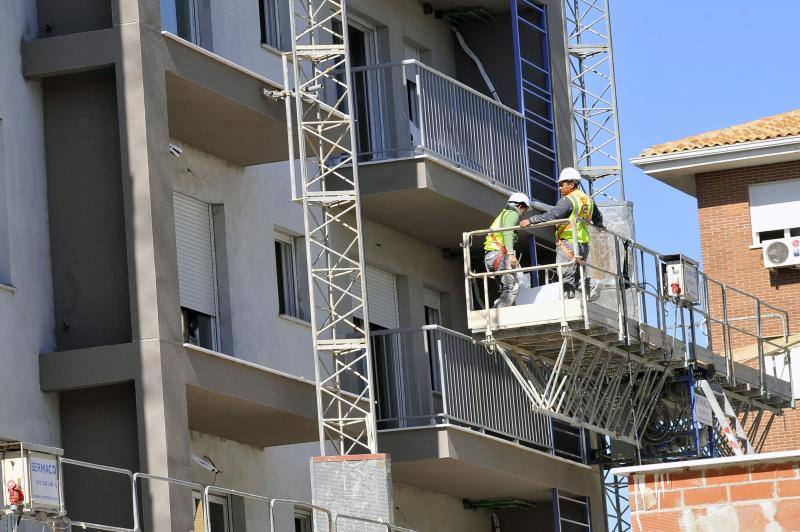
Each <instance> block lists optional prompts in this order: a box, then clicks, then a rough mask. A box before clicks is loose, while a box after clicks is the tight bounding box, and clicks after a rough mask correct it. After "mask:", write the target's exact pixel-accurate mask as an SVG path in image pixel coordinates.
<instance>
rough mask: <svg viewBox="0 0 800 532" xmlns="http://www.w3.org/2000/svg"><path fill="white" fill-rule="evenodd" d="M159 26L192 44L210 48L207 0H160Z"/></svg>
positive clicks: (208, 4) (208, 5) (209, 20)
mask: <svg viewBox="0 0 800 532" xmlns="http://www.w3.org/2000/svg"><path fill="white" fill-rule="evenodd" d="M161 27H162V28H163V29H164V30H166V31H168V32H170V33H174V34H175V35H177V36H178V37H180V38H182V39H186V40H187V41H189V42H191V43H193V44H196V45H198V46H202V47H203V48H205V49H207V50H211V49H212V43H211V6H210V1H209V0H161Z"/></svg>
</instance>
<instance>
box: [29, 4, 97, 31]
mask: <svg viewBox="0 0 800 532" xmlns="http://www.w3.org/2000/svg"><path fill="white" fill-rule="evenodd" d="M36 4H37V6H38V12H39V24H38V26H39V35H40V36H41V37H54V36H56V35H65V34H68V33H80V32H84V31H92V30H99V29H103V28H110V27H111V2H109V1H108V0H73V1H71V2H64V1H63V0H37V1H36Z"/></svg>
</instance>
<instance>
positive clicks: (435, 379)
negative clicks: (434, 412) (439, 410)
mask: <svg viewBox="0 0 800 532" xmlns="http://www.w3.org/2000/svg"><path fill="white" fill-rule="evenodd" d="M423 299H424V301H425V325H441V324H442V316H441V303H440V297H439V292H436V291H434V290H430V289H428V288H425V292H424V294H423ZM436 339H437V335H436V334H435V332H434V331H427V332H426V333H425V351H426V352H427V353H428V359H429V360H430V367H431V385H432V386H433V391H435V392H441V391H442V371H441V368H440V367H439V351H438V349H437V347H438V346H437V342H436Z"/></svg>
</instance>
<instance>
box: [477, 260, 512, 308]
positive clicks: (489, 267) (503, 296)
mask: <svg viewBox="0 0 800 532" xmlns="http://www.w3.org/2000/svg"><path fill="white" fill-rule="evenodd" d="M500 254H501V252H500V251H487V252H486V255H485V256H484V259H483V262H484V264H485V265H486V271H487V272H494V271H498V270H507V269H508V268H509V263H508V255H503V258H502V259H501V260H500V264H499V265H498V266H497V268H496V269H495V268H494V263H495V261H497V257H498V256H500ZM494 279H495V280H496V281H497V283H498V287H499V289H500V297H498V298H497V299H495V300H494V305H493V306H494V308H500V307H512V306H514V303H515V302H516V301H517V294H518V293H519V283H518V282H517V276H516V275H514V274H512V273H504V274H503V275H501V276H500V277H495V278H494Z"/></svg>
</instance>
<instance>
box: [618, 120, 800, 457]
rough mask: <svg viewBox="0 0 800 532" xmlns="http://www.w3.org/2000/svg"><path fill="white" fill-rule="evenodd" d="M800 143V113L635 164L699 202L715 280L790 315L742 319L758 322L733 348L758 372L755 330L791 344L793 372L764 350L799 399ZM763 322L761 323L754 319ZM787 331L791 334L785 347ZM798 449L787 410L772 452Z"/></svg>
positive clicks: (798, 420)
mask: <svg viewBox="0 0 800 532" xmlns="http://www.w3.org/2000/svg"><path fill="white" fill-rule="evenodd" d="M798 135H800V112H798V111H790V112H787V113H783V114H779V115H775V116H770V117H765V118H761V119H758V120H755V121H752V122H748V123H745V124H739V125H735V126H731V127H727V128H724V129H720V130H715V131H709V132H706V133H702V134H699V135H694V136H691V137H686V138H683V139H679V140H675V141H670V142H665V143H663V144H658V145H655V146H652V147H650V148H648V149H646V150H644V151H643V152H642V154H641V155H640V156H639V157H637V158H635V159H634V160H633V163H634V164H635V165H637V166H638V167H639V168H641V169H642V170H644V171H645V172H646V173H647V174H648V175H650V176H651V177H654V178H655V179H658V180H659V181H662V182H663V183H666V184H668V185H670V186H672V187H674V188H676V189H678V190H681V191H683V192H685V193H687V194H689V195H691V196H694V197H695V198H697V209H698V218H699V225H700V240H701V245H702V254H703V257H702V258H703V267H704V270H705V271H706V272H707V273H708V275H709V276H712V277H714V278H715V279H718V280H720V281H722V282H728V283H731V284H733V285H735V286H738V287H742V288H743V290H744V291H746V292H749V293H751V294H753V295H755V296H757V297H758V298H760V299H761V300H762V301H763V302H765V303H766V304H770V305H773V306H775V307H778V308H782V309H785V310H786V311H787V312H788V324H784V323H783V322H782V319H781V318H780V317H777V316H774V315H773V311H772V310H770V309H769V308H766V307H764V308H761V309H757V308H750V309H748V310H747V311H746V312H742V313H741V315H742V316H744V315H747V314H749V316H751V319H749V320H743V321H741V322H739V328H740V329H741V330H742V331H743V332H741V333H736V334H734V335H733V336H732V337H731V338H730V339H729V343H730V347H731V353H730V354H731V356H732V357H733V358H734V360H736V361H739V362H742V363H745V364H749V365H756V366H757V365H758V357H759V353H758V349H757V345H756V343H754V342H753V341H752V336H750V335H748V334H745V333H746V332H752V331H754V330H755V329H756V328H757V327H762V328H763V330H764V331H765V332H769V334H771V335H772V336H773V342H772V343H773V344H777V345H779V346H786V343H787V342H788V344H789V345H788V347H789V349H788V352H789V357H790V358H791V362H792V364H791V370H790V369H789V364H787V363H786V360H785V359H786V356H785V355H784V354H783V353H782V350H780V349H778V348H776V346H774V345H769V346H767V345H765V346H764V347H763V352H764V357H765V364H766V366H765V367H766V368H767V371H768V372H769V374H771V375H776V376H778V377H779V378H782V379H783V380H789V379H791V380H792V385H793V394H794V398H795V399H797V398H798V392H799V391H800V388H798V381H799V380H798V368H800V359H798V354H799V353H800V349H798V347H797V344H798V337H797V335H796V334H791V333H792V332H795V331H796V330H797V327H798V321H797V320H798V316H800V270H798V269H797V267H796V266H795V265H794V264H793V263H795V264H796V262H797V260H796V259H795V257H798V256H800V241H798V240H797V237H798V236H800V214H799V213H800V210H798V207H800V152H799V151H798ZM770 245H774V247H773V248H770V247H769V246H770ZM784 251H785V253H784ZM730 297H731V298H736V297H737V296H736V294H732V295H731V296H730ZM729 304H730V301H729ZM733 304H734V305H735V304H736V301H735V300H734V302H733ZM751 306H752V305H751ZM759 314H760V315H761V318H762V319H760V320H757V319H755V316H757V315H759ZM784 325H786V326H788V330H789V332H790V334H789V336H788V338H786V339H785V338H784ZM711 333H712V336H713V335H714V334H715V331H713V330H712V331H711ZM718 340H719V343H720V345H721V339H718ZM798 447H800V415H798V412H797V410H787V411H785V413H784V415H783V416H782V417H780V418H777V419H776V420H775V422H774V423H773V425H772V429H771V431H770V435H769V437H768V439H767V440H766V444H765V446H764V450H765V451H789V450H795V449H797V448H798Z"/></svg>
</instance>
